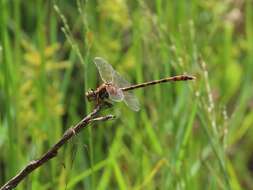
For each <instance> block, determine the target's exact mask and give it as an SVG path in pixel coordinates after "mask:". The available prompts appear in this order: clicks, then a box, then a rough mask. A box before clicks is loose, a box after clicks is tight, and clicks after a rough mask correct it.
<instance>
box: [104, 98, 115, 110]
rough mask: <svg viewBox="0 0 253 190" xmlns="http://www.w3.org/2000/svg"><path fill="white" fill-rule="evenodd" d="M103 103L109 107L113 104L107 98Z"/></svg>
mask: <svg viewBox="0 0 253 190" xmlns="http://www.w3.org/2000/svg"><path fill="white" fill-rule="evenodd" d="M104 105H105V106H106V108H111V107H112V106H113V104H112V103H111V102H109V101H108V100H104Z"/></svg>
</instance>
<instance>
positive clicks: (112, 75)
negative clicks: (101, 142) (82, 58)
mask: <svg viewBox="0 0 253 190" xmlns="http://www.w3.org/2000/svg"><path fill="white" fill-rule="evenodd" d="M94 63H95V65H96V67H97V69H98V72H99V75H100V77H101V79H102V81H103V84H101V85H100V86H99V87H98V88H97V89H96V90H92V89H91V90H89V91H88V92H86V97H87V99H88V101H95V102H96V104H101V103H108V102H107V101H106V100H112V101H114V102H121V101H124V103H125V104H126V105H127V106H128V107H129V108H131V109H132V110H133V111H139V110H140V104H139V101H138V99H137V98H136V96H135V95H134V94H133V93H132V92H131V90H134V89H137V88H144V87H147V86H151V85H155V84H160V83H165V82H172V81H186V80H194V79H195V77H194V76H190V75H177V76H172V77H166V78H163V79H159V80H153V81H149V82H144V83H140V84H135V85H131V84H130V83H129V82H128V81H127V80H126V79H124V78H123V77H122V76H121V75H120V74H119V73H118V72H117V71H116V70H114V69H113V67H112V66H111V65H110V64H109V63H108V62H107V61H106V60H104V59H103V58H101V57H95V58H94ZM109 105H110V103H109Z"/></svg>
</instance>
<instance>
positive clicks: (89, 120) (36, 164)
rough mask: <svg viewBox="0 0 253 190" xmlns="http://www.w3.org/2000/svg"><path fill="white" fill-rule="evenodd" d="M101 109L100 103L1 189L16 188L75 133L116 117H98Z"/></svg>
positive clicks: (52, 156) (0, 189) (53, 155)
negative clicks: (95, 123) (91, 124)
mask: <svg viewBox="0 0 253 190" xmlns="http://www.w3.org/2000/svg"><path fill="white" fill-rule="evenodd" d="M100 110H101V106H100V105H98V106H97V107H96V108H95V109H94V110H93V111H92V112H91V113H90V114H89V115H87V116H86V117H84V118H83V119H82V120H81V121H80V122H79V123H78V124H76V125H75V126H74V127H71V128H69V129H67V130H66V132H65V133H64V135H63V136H62V138H61V139H60V140H59V141H58V142H57V143H56V144H55V145H54V146H52V147H51V148H50V149H49V150H48V151H47V152H46V153H45V154H44V155H42V156H41V158H39V159H37V160H33V161H31V162H30V163H29V164H27V165H26V166H25V168H24V169H22V170H21V171H20V172H19V173H18V174H17V175H16V176H14V177H13V178H12V179H10V180H9V181H8V182H6V183H5V184H4V185H3V186H2V187H1V188H0V190H9V189H13V188H15V187H16V186H17V185H18V184H19V183H20V182H21V181H22V180H24V179H25V177H26V176H28V175H29V174H30V173H31V172H33V171H34V170H35V169H36V168H38V167H40V166H41V165H43V164H44V163H46V162H47V161H49V160H51V159H52V158H54V157H55V156H56V155H57V153H58V150H59V149H60V148H61V147H62V146H63V145H64V144H65V143H67V141H68V140H69V139H71V138H72V137H73V136H74V135H75V134H77V133H79V132H80V131H81V130H82V129H83V128H84V127H86V126H87V125H88V124H90V123H92V122H96V121H106V120H109V119H112V118H114V116H113V115H107V116H102V117H96V115H97V114H98V112H99V111H100Z"/></svg>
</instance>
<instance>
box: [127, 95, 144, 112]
mask: <svg viewBox="0 0 253 190" xmlns="http://www.w3.org/2000/svg"><path fill="white" fill-rule="evenodd" d="M124 102H125V103H126V105H127V106H128V107H130V108H131V109H132V110H134V111H139V110H140V104H139V101H138V99H137V98H136V96H135V95H134V94H132V93H131V92H124Z"/></svg>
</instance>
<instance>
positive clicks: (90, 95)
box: [85, 89, 96, 102]
mask: <svg viewBox="0 0 253 190" xmlns="http://www.w3.org/2000/svg"><path fill="white" fill-rule="evenodd" d="M85 96H86V97H87V99H88V101H90V102H91V101H94V100H96V93H95V91H94V90H92V89H91V90H89V91H87V92H86V93H85Z"/></svg>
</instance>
